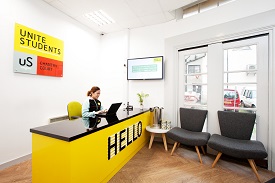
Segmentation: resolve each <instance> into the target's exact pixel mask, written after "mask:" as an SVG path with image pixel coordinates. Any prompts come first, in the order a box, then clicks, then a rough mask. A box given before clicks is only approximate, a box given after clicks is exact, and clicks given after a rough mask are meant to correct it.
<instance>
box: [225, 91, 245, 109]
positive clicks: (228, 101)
mask: <svg viewBox="0 0 275 183" xmlns="http://www.w3.org/2000/svg"><path fill="white" fill-rule="evenodd" d="M240 104H241V100H240V95H239V92H238V91H237V90H233V89H224V106H225V107H239V106H240Z"/></svg>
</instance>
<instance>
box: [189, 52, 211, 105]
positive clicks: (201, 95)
mask: <svg viewBox="0 0 275 183" xmlns="http://www.w3.org/2000/svg"><path fill="white" fill-rule="evenodd" d="M184 61H185V76H184V81H185V90H184V105H186V106H191V107H195V108H206V105H207V85H206V84H207V54H206V53H197V54H192V55H186V56H185V57H184Z"/></svg>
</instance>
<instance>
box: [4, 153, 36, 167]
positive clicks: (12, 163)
mask: <svg viewBox="0 0 275 183" xmlns="http://www.w3.org/2000/svg"><path fill="white" fill-rule="evenodd" d="M31 158H32V154H27V155H25V156H22V157H20V158H16V159H14V160H11V161H8V162H6V163H3V164H1V165H0V170H3V169H5V168H8V167H10V166H12V165H16V164H18V163H21V162H23V161H26V160H29V159H31Z"/></svg>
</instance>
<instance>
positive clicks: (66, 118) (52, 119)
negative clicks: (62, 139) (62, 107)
mask: <svg viewBox="0 0 275 183" xmlns="http://www.w3.org/2000/svg"><path fill="white" fill-rule="evenodd" d="M68 119H69V116H68V115H65V116H58V117H54V118H50V119H49V122H50V123H55V122H60V121H64V120H68Z"/></svg>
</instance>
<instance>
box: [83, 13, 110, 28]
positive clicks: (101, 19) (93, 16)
mask: <svg viewBox="0 0 275 183" xmlns="http://www.w3.org/2000/svg"><path fill="white" fill-rule="evenodd" d="M84 16H85V17H86V18H88V19H89V20H92V21H93V22H94V23H96V24H97V25H98V26H102V25H107V24H112V23H115V21H114V20H113V19H112V18H111V17H110V16H109V15H107V13H105V12H104V11H102V10H98V11H94V12H91V13H86V14H85V15H84Z"/></svg>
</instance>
